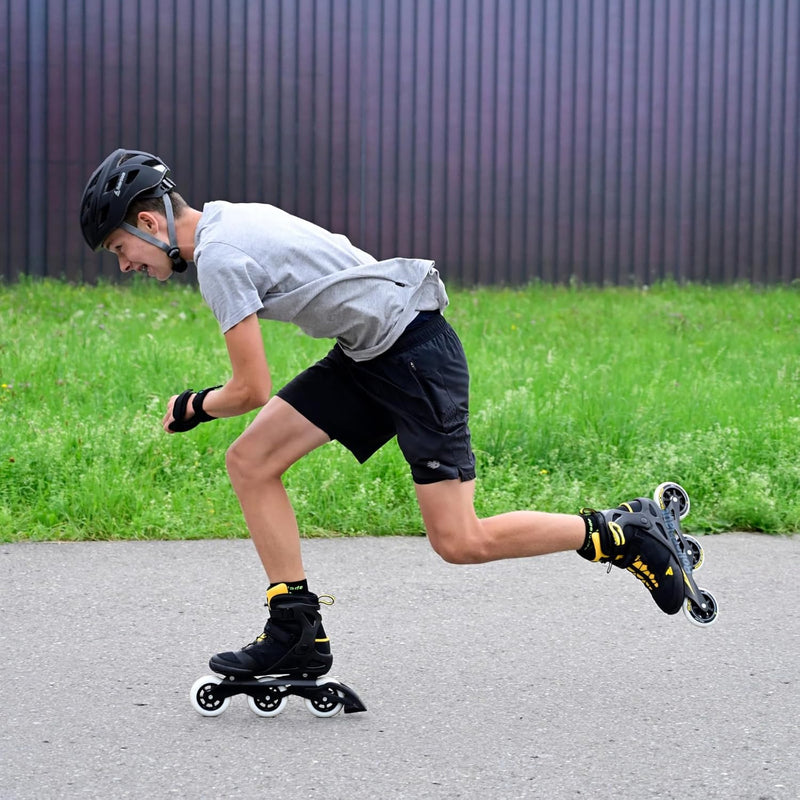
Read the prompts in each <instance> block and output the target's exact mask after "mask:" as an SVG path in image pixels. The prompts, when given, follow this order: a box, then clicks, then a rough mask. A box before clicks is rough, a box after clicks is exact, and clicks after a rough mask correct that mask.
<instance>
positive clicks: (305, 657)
mask: <svg viewBox="0 0 800 800" xmlns="http://www.w3.org/2000/svg"><path fill="white" fill-rule="evenodd" d="M320 602H323V603H325V604H327V605H331V604H332V603H333V598H332V597H325V596H323V597H322V598H320V597H317V595H314V594H311V593H310V592H307V593H302V594H290V593H289V590H288V588H287V586H286V584H278V585H277V586H275V587H272V588H271V589H269V590H268V592H267V605H268V606H269V610H270V616H269V619H268V620H267V624H266V625H265V626H264V632H263V633H262V634H261V635H260V636H259V637H258V638H257V639H256V640H255V641H253V642H251V643H250V644H248V645H246V646H245V647H243V648H242V649H241V650H238V651H235V652H226V653H218V654H217V655H214V656H212V657H211V659H210V660H209V666H210V667H211V669H212V670H213V671H214V672H216V673H218V674H217V675H205V676H203V677H202V678H198V680H197V681H195V683H194V685H193V686H192V688H191V691H190V693H189V699H190V701H191V703H192V706H193V707H194V708H195V710H196V711H198V712H199V713H200V714H202V715H203V716H206V717H216V716H218V715H219V714H222V712H223V711H225V709H226V708H227V707H228V705H229V704H230V699H231V697H233V696H234V695H237V694H244V695H247V703H248V705H249V707H250V709H251V710H252V711H253V712H254V713H255V714H257V715H258V716H260V717H274V716H276V715H277V714H280V713H281V711H283V709H284V708H285V707H286V704H287V702H288V700H289V697H290V696H291V695H296V696H298V697H301V698H303V699H304V700H305V704H306V707H307V708H308V710H309V711H310V712H311V713H312V714H314V715H315V716H317V717H332V716H334V715H336V714H338V713H339V712H340V711H341V710H342V709H344V712H345V714H349V713H353V712H358V711H366V707H365V706H364V704H363V703H362V702H361V699H360V698H359V697H358V695H357V694H356V693H355V692H354V691H353V690H352V689H351V688H350V687H349V686H347V685H345V684H344V683H341V682H340V681H338V680H336V679H334V678H330V677H327V675H326V673H327V672H328V671H329V670H330V668H331V665H332V663H333V656H332V655H331V652H330V642H329V640H328V637H327V636H326V635H325V631H324V629H323V627H322V619H321V616H320V613H319V607H320Z"/></svg>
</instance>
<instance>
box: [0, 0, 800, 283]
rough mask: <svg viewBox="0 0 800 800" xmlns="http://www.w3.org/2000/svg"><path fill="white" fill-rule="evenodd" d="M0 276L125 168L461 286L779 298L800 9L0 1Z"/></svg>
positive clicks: (596, 0) (787, 246)
mask: <svg viewBox="0 0 800 800" xmlns="http://www.w3.org/2000/svg"><path fill="white" fill-rule="evenodd" d="M0 73H2V74H1V75H0V136H2V137H3V139H4V141H5V146H4V147H3V148H2V152H3V156H2V159H3V160H4V162H5V163H3V165H2V174H1V175H0V194H2V198H3V203H2V206H1V207H0V240H1V241H2V242H3V243H4V244H5V246H4V247H3V248H2V256H0V278H5V279H7V280H11V279H14V278H15V277H16V276H18V275H19V274H23V273H27V274H31V275H50V276H62V277H66V278H68V279H70V280H86V281H92V280H95V279H97V277H98V276H101V275H102V276H109V277H110V276H113V275H114V274H115V271H116V266H115V263H114V262H113V260H112V259H111V258H110V257H100V256H96V255H94V254H92V253H90V252H88V250H87V248H86V247H85V245H84V244H83V241H82V239H81V235H80V231H79V228H78V224H77V219H78V203H79V197H80V193H81V190H82V188H83V185H84V183H85V181H86V179H87V177H88V175H89V173H90V172H91V170H92V169H93V167H94V166H95V165H96V164H97V163H98V162H99V161H100V159H101V158H102V157H103V156H105V155H106V154H107V153H108V152H109V151H110V150H112V149H113V148H115V147H117V146H120V145H121V146H126V147H132V148H137V149H143V150H150V151H153V152H156V153H158V154H159V155H161V156H162V157H163V158H164V159H166V160H167V161H168V162H169V163H170V164H171V165H172V167H173V172H174V175H175V177H176V179H177V182H178V186H179V189H180V190H181V192H182V193H183V194H184V196H185V197H186V198H187V199H188V200H189V202H190V203H191V204H193V205H195V206H201V205H202V203H203V202H204V201H205V200H208V199H218V198H225V199H230V200H259V201H264V202H269V203H274V204H276V205H279V206H282V207H283V208H285V209H286V210H288V211H291V212H293V213H296V214H299V215H301V216H304V217H306V218H309V219H311V220H314V221H315V222H317V223H319V224H321V225H323V226H325V227H328V228H331V229H333V230H336V231H338V232H342V233H346V234H347V235H349V236H350V238H351V239H352V240H353V241H354V242H355V243H357V244H358V245H359V246H360V247H362V248H364V249H366V250H368V251H371V252H372V253H373V254H374V255H376V256H377V257H388V256H391V255H405V256H420V257H430V258H434V259H436V261H437V262H438V264H439V267H440V269H441V270H442V272H443V274H444V275H445V277H446V278H448V279H450V280H453V281H460V282H462V283H464V284H467V285H470V284H475V283H508V284H518V283H523V282H526V281H530V280H537V279H539V280H543V281H548V282H549V281H559V282H565V281H570V280H577V281H582V282H591V283H596V284H605V283H623V284H624V283H629V282H636V283H649V282H652V281H656V280H660V279H664V278H674V279H676V280H680V281H683V280H691V281H709V282H730V281H735V280H752V281H763V282H788V281H792V280H795V279H797V278H798V277H800V272H799V271H798V250H799V249H800V242H799V241H798V227H800V218H799V217H800V215H799V214H798V195H799V194H800V180H799V178H798V156H799V155H800V124H799V123H800V104H799V103H798V88H799V87H800V80H799V79H800V0H136V2H132V1H131V2H127V0H126V2H122V0H119V1H118V2H117V1H116V0H0Z"/></svg>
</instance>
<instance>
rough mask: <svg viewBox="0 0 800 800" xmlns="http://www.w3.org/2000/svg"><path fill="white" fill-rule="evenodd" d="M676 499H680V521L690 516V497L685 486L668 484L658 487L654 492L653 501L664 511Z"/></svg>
mask: <svg viewBox="0 0 800 800" xmlns="http://www.w3.org/2000/svg"><path fill="white" fill-rule="evenodd" d="M674 497H677V498H678V519H683V518H684V517H686V516H688V515H689V509H690V508H691V503H690V502H689V495H688V493H687V491H686V489H684V488H683V486H681V485H680V484H679V483H670V482H667V483H662V484H660V485H659V486H657V487H656V490H655V492H653V500H655V501H656V503H658V504H659V505H660V506H661V508H664V509H666V508H667V506H668V505H669V504H670V501H671V500H672V499H673V498H674Z"/></svg>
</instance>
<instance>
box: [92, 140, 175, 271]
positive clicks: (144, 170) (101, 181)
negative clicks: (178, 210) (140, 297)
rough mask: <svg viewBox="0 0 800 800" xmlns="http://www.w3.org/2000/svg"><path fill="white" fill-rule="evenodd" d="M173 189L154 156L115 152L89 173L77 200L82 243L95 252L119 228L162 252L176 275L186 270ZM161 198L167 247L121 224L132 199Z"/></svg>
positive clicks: (136, 229) (161, 165)
mask: <svg viewBox="0 0 800 800" xmlns="http://www.w3.org/2000/svg"><path fill="white" fill-rule="evenodd" d="M174 188H175V182H174V181H173V180H172V179H171V178H170V177H169V167H168V166H167V165H166V164H165V163H164V162H163V161H162V160H161V159H160V158H159V157H158V156H154V155H151V154H150V153H143V152H141V151H140V150H124V149H119V150H115V151H114V152H113V153H111V155H110V156H108V157H107V158H106V159H105V160H104V161H103V163H102V164H100V166H99V167H98V168H97V169H96V170H95V171H94V172H93V173H92V177H91V178H89V182H88V183H87V184H86V188H85V189H84V190H83V198H82V200H81V229H82V231H83V238H84V239H85V240H86V244H88V245H89V247H91V248H92V250H94V251H95V252H96V251H98V250H100V249H101V248H102V247H103V242H105V240H106V239H107V238H108V237H109V235H110V234H111V232H112V231H114V230H116V229H117V228H123V229H125V230H126V231H128V232H129V233H132V234H133V235H134V236H138V237H139V238H140V239H144V240H145V241H146V242H149V243H150V244H152V245H155V246H156V247H158V248H160V249H161V250H163V251H164V252H165V253H166V254H167V255H168V256H169V257H170V259H172V268H173V269H174V270H175V271H176V272H183V271H184V270H185V269H186V262H185V261H184V260H183V259H182V258H181V256H180V252H179V250H178V244H177V238H176V236H175V219H174V215H173V212H172V202H171V201H170V199H169V194H168V192H171V191H172V190H173V189H174ZM156 197H163V198H164V210H165V212H166V217H167V232H168V234H169V244H166V243H165V242H162V241H160V240H159V239H156V238H155V237H154V236H150V235H149V234H148V233H145V232H144V231H140V230H139V229H138V228H135V227H134V226H133V225H128V223H126V222H125V217H126V216H127V214H128V208H129V207H130V205H131V203H132V202H133V201H134V200H148V199H151V198H156Z"/></svg>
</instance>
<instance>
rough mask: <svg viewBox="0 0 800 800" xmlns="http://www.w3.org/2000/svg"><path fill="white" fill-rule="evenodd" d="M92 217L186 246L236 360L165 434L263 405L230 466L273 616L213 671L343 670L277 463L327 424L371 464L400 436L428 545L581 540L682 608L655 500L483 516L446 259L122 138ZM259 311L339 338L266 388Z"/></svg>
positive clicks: (135, 246)
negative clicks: (322, 220) (354, 235)
mask: <svg viewBox="0 0 800 800" xmlns="http://www.w3.org/2000/svg"><path fill="white" fill-rule="evenodd" d="M81 227H82V230H83V235H84V238H85V239H86V242H87V244H88V245H89V246H90V247H91V248H92V249H93V250H95V251H97V250H100V249H102V248H105V249H106V250H108V251H109V252H111V253H113V254H114V255H116V256H117V258H118V260H119V266H120V269H121V270H122V271H123V272H132V271H137V272H143V273H146V274H147V275H149V276H151V277H154V278H156V279H158V280H161V281H166V280H168V279H169V278H170V276H171V275H172V273H173V272H182V271H183V270H185V269H186V268H187V262H194V263H195V265H196V269H197V277H198V282H199V286H200V291H201V293H202V295H203V298H204V299H205V301H206V302H207V303H208V305H209V306H210V308H211V310H212V311H213V313H214V315H215V316H216V318H217V320H218V322H219V324H220V329H221V332H222V334H223V336H224V338H225V344H226V347H227V350H228V355H229V357H230V362H231V369H232V375H231V377H230V378H229V379H228V380H227V382H226V383H225V384H224V385H222V386H216V387H213V388H208V389H203V390H202V391H200V392H196V393H195V392H194V391H192V390H187V391H185V392H183V393H182V394H180V395H176V396H174V397H171V398H170V400H169V402H168V404H167V411H166V414H165V415H164V419H163V427H164V430H165V431H166V432H167V433H174V432H184V431H188V430H191V429H192V428H194V427H195V426H197V425H199V424H201V423H205V422H209V421H211V420H213V419H216V418H218V417H231V416H235V415H238V414H244V413H247V412H248V411H251V410H253V409H256V408H260V407H262V406H263V408H261V411H260V412H259V413H258V415H257V416H256V417H255V419H254V420H253V422H252V423H251V424H250V426H249V427H248V428H247V429H246V430H245V431H244V433H242V435H241V436H240V437H239V438H238V439H237V440H236V441H235V442H234V443H233V444H232V445H231V446H230V448H229V450H228V452H227V456H226V465H227V469H228V473H229V476H230V480H231V484H232V486H233V489H234V491H235V492H236V495H237V497H238V499H239V503H240V505H241V508H242V511H243V513H244V518H245V521H246V523H247V527H248V530H249V532H250V536H251V537H252V540H253V542H254V544H255V547H256V550H257V552H258V555H259V557H260V559H261V563H262V564H263V567H264V570H265V572H266V574H267V577H268V580H269V589H268V590H267V599H268V605H269V612H270V613H269V619H268V620H267V623H266V625H265V628H264V633H263V634H261V635H260V636H259V637H258V638H257V639H256V640H255V641H254V642H252V643H251V644H248V645H246V646H245V647H243V648H242V649H241V650H238V651H233V652H224V653H219V654H217V655H215V656H212V658H211V660H210V666H211V668H212V669H213V670H214V671H215V672H218V673H220V674H223V675H227V676H236V677H243V678H247V677H252V676H254V675H267V674H285V673H286V672H289V671H292V670H302V671H304V672H306V673H308V674H312V675H321V674H324V673H325V672H327V671H328V670H329V669H330V665H331V661H332V657H331V654H330V644H329V642H328V640H327V637H326V636H325V633H324V629H323V627H322V623H321V618H320V614H319V598H318V597H317V595H315V594H313V593H312V592H310V591H309V588H308V584H307V580H306V575H305V571H304V568H303V562H302V558H301V548H300V537H299V531H298V526H297V522H296V520H295V516H294V512H293V510H292V506H291V504H290V502H289V498H288V497H287V494H286V492H285V490H284V487H283V483H282V480H281V476H282V475H283V473H284V472H285V471H286V470H287V469H288V468H289V467H290V466H291V465H292V464H294V463H295V462H296V461H297V460H298V459H300V458H302V457H303V456H304V455H306V454H307V453H309V452H310V451H311V450H313V449H315V448H317V447H320V446H321V445H323V444H325V443H326V442H329V441H330V440H331V439H337V440H339V441H340V442H341V443H342V444H343V445H344V446H345V447H346V448H348V449H349V450H350V451H351V452H352V453H353V455H354V456H355V457H356V458H357V459H358V460H359V461H360V462H364V461H366V460H367V459H368V458H369V457H370V456H371V455H372V453H374V452H375V451H376V450H377V449H378V448H380V447H381V446H382V445H383V444H385V443H386V442H387V441H389V440H390V439H391V438H393V437H395V436H396V437H397V441H398V444H399V446H400V449H401V451H402V453H403V455H404V457H405V459H406V461H407V462H408V464H409V467H410V470H411V475H412V477H413V480H414V488H415V491H416V495H417V500H418V502H419V508H420V511H421V513H422V519H423V522H424V524H425V529H426V531H427V534H428V538H429V540H430V543H431V545H432V546H433V548H434V550H435V551H436V552H437V553H438V554H439V555H440V556H441V557H442V558H443V559H444V560H446V561H448V562H452V563H461V564H467V563H481V562H486V561H491V560H495V559H504V558H519V557H525V556H536V555H542V554H545V553H554V552H557V551H562V550H577V551H578V553H579V554H580V555H581V556H583V557H584V558H586V559H588V560H590V561H600V562H610V563H611V564H613V565H615V566H617V567H620V568H624V569H628V570H629V571H631V572H632V573H633V574H634V575H635V576H636V577H637V578H639V579H640V580H641V581H642V582H643V583H644V585H645V586H646V587H647V589H648V590H649V591H650V592H651V594H652V596H653V599H654V600H655V602H656V603H657V604H658V606H659V607H660V608H661V609H662V610H663V611H664V612H665V613H667V614H674V613H676V612H677V611H679V610H680V608H681V606H682V603H683V598H684V591H683V581H682V571H681V568H680V566H679V564H678V562H677V560H676V559H675V557H674V556H673V555H672V553H671V551H670V550H669V548H668V547H667V545H666V544H665V543H664V541H663V540H662V539H661V534H660V533H659V531H660V530H663V522H662V519H661V515H660V512H659V509H658V507H657V505H656V504H655V503H654V502H653V501H651V500H647V499H644V498H639V499H637V500H632V501H630V502H628V503H623V504H621V505H620V506H618V507H617V508H616V509H611V510H608V511H599V512H598V511H593V510H590V509H583V510H581V512H580V513H579V514H575V515H569V514H552V513H545V512H539V511H512V512H510V513H506V514H500V515H498V516H494V517H489V518H486V519H479V518H478V517H477V515H476V513H475V510H474V507H473V494H474V489H475V458H474V456H473V452H472V448H471V445H470V431H469V428H468V424H467V418H468V407H469V374H468V369H467V362H466V359H465V356H464V352H463V349H462V347H461V343H460V341H459V339H458V337H457V335H456V333H455V331H454V330H453V329H452V328H451V326H450V325H449V324H448V323H447V321H446V320H445V318H444V317H443V316H442V314H441V312H442V311H443V310H444V308H445V307H446V306H447V304H448V298H447V294H446V292H445V287H444V285H443V283H442V281H441V280H440V278H439V273H438V272H437V270H436V269H435V268H434V264H433V262H431V261H426V260H419V259H403V258H394V259H390V260H388V261H382V262H376V260H375V259H374V258H373V257H372V256H370V255H369V254H368V253H365V252H363V251H361V250H359V249H358V248H357V247H355V246H354V245H353V244H351V243H350V241H349V240H348V239H347V238H345V237H344V236H341V235H337V234H333V233H330V232H329V231H326V230H324V229H322V228H320V227H318V226H316V225H313V224H311V223H309V222H306V221H304V220H302V219H299V218H297V217H294V216H292V215H290V214H287V213H285V212H283V211H281V210H279V209H277V208H275V207H273V206H269V205H261V204H231V203H225V202H210V203H206V204H205V206H204V207H203V210H202V211H200V210H197V209H194V208H191V207H189V206H188V205H187V204H186V202H185V201H184V200H183V198H182V197H181V196H180V195H179V194H178V193H177V192H176V191H175V184H174V182H173V181H172V179H171V178H170V172H169V168H168V167H167V166H166V164H165V163H164V162H163V161H162V160H161V159H159V158H158V157H156V156H153V155H150V154H148V153H143V152H140V151H135V150H116V151H114V152H113V153H111V154H110V155H109V156H108V157H107V158H106V159H105V160H104V161H103V162H102V164H100V166H99V167H98V168H97V169H96V170H95V172H94V173H93V174H92V177H91V178H90V180H89V183H88V184H87V186H86V188H85V190H84V194H83V199H82V203H81ZM259 317H264V318H266V319H275V320H281V321H284V322H292V323H294V324H296V325H298V326H299V327H300V328H302V329H303V330H304V331H305V332H306V333H308V334H309V335H310V336H314V337H318V338H330V339H335V340H336V343H335V345H334V346H333V349H332V350H331V351H330V352H329V353H328V355H327V356H326V357H325V358H323V359H322V360H321V361H319V362H318V363H317V364H314V365H313V366H311V367H309V368H308V369H307V370H305V371H304V372H302V373H301V374H300V375H298V376H297V377H296V378H294V380H292V381H291V382H290V383H289V384H288V385H286V386H284V387H283V388H282V389H280V390H279V391H278V392H277V394H276V395H275V396H271V393H272V383H271V378H270V371H269V366H268V363H267V359H266V356H265V353H264V345H263V340H262V337H261V332H260V328H259V323H258V318H259ZM311 634H313V639H312V638H311Z"/></svg>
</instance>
